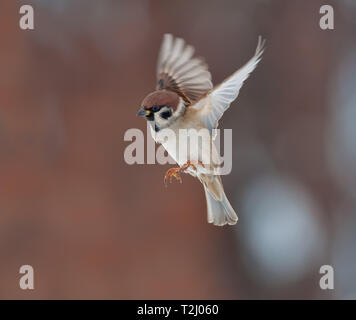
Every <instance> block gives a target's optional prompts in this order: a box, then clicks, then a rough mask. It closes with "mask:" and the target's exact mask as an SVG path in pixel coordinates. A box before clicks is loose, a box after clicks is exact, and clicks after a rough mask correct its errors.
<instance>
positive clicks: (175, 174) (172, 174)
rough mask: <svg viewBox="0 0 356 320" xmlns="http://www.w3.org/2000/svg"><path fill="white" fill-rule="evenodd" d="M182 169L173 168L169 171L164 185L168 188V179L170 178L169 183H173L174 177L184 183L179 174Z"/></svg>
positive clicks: (165, 176)
mask: <svg viewBox="0 0 356 320" xmlns="http://www.w3.org/2000/svg"><path fill="white" fill-rule="evenodd" d="M180 171H181V168H171V169H169V170H168V171H167V172H166V174H165V175H164V185H165V186H166V187H167V179H168V178H169V183H172V177H174V178H175V179H176V180H178V181H179V182H180V183H182V178H181V177H180V175H179V173H180Z"/></svg>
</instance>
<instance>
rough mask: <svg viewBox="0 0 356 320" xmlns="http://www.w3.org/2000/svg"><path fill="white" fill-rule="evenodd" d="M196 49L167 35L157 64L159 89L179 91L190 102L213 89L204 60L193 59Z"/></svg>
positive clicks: (181, 40) (179, 39)
mask: <svg viewBox="0 0 356 320" xmlns="http://www.w3.org/2000/svg"><path fill="white" fill-rule="evenodd" d="M193 55H194V48H193V47H192V46H190V45H186V44H185V42H184V40H183V39H181V38H173V36H172V35H171V34H165V35H164V37H163V41H162V46H161V50H160V53H159V56H158V63H157V89H167V90H173V91H178V92H179V93H181V94H182V95H183V96H184V97H186V98H187V100H188V102H193V101H196V100H198V99H199V98H200V97H201V96H202V95H204V94H205V93H207V92H208V91H209V90H210V89H212V87H213V85H212V83H211V74H210V72H209V71H208V66H207V64H206V63H205V62H204V60H203V59H202V58H197V57H195V58H193Z"/></svg>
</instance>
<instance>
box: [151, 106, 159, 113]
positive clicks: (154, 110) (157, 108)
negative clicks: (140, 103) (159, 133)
mask: <svg viewBox="0 0 356 320" xmlns="http://www.w3.org/2000/svg"><path fill="white" fill-rule="evenodd" d="M160 109H161V107H160V106H153V107H152V111H153V112H157V111H159V110H160Z"/></svg>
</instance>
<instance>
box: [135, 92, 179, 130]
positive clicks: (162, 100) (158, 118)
mask: <svg viewBox="0 0 356 320" xmlns="http://www.w3.org/2000/svg"><path fill="white" fill-rule="evenodd" d="M180 103H181V98H180V97H179V95H178V94H177V93H175V92H173V91H168V90H157V91H154V92H152V93H150V94H149V95H147V96H146V97H145V98H144V99H143V101H142V103H141V109H140V110H139V111H138V113H137V115H138V116H141V117H146V120H148V121H154V122H155V123H156V124H157V125H158V126H159V127H161V128H163V127H166V126H167V125H168V123H170V122H171V120H172V119H173V118H174V116H177V110H178V109H179V105H180Z"/></svg>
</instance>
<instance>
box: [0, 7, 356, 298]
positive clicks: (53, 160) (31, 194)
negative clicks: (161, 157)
mask: <svg viewBox="0 0 356 320" xmlns="http://www.w3.org/2000/svg"><path fill="white" fill-rule="evenodd" d="M22 4H31V5H33V7H34V10H35V29H34V30H33V31H24V30H21V29H20V28H19V19H20V14H19V8H20V6H21V5H22ZM322 4H325V1H318V0H314V1H310V0H302V1H301V0H298V1H297V0H289V1H285V0H253V1H252V0H249V1H242V0H239V1H236V0H231V1H230V0H229V1H209V2H208V1H186V0H184V1H114V0H102V1H94V0H90V1H89V0H87V1H84V0H82V1H80V0H76V1H73V0H60V1H55V0H28V1H13V0H6V1H2V2H1V5H0V44H1V46H0V298H2V299H9V298H20V299H37V298H49V299H58V298H59V299H61V298H64V299H73V298H79V299H85V298H90V299H94V298H96V299H142V298H144V299H156V298H159V299H172V298H186V299H190V298H194V299H223V298H227V299H250V298H254V299H260V298H270V299H277V298H292V299H295V298H305V299H312V298H322V299H339V298H356V252H355V246H354V244H355V241H356V233H355V226H356V210H355V209H356V191H355V190H356V139H355V138H356V126H355V120H356V91H355V82H356V81H355V74H356V60H355V56H356V41H355V39H356V37H355V35H356V3H355V1H352V0H340V1H331V0H330V1H328V4H330V5H332V6H333V8H334V10H335V30H327V31H323V30H321V29H320V27H319V19H320V17H321V15H320V14H319V9H320V6H321V5H322ZM166 32H171V33H173V34H174V35H176V36H180V37H182V38H184V39H185V40H186V41H187V42H188V43H190V44H192V45H194V46H195V48H196V52H197V54H198V55H201V56H204V57H205V58H206V61H207V62H208V63H209V66H210V70H211V72H212V75H213V82H214V83H215V84H217V83H218V82H220V81H222V80H223V79H224V78H225V77H226V76H228V75H230V74H231V73H232V72H233V71H235V70H236V69H237V68H239V67H240V66H241V65H242V64H243V63H245V62H246V61H247V60H248V59H249V58H250V57H251V56H252V54H253V52H254V50H255V46H256V43H257V37H258V35H262V36H263V37H264V38H266V39H267V50H266V51H265V54H264V57H263V59H262V62H261V63H260V65H259V66H258V68H257V69H256V71H255V72H254V73H253V74H252V76H251V77H250V78H249V79H248V80H247V82H246V83H245V85H244V86H243V88H242V90H241V92H240V95H239V98H238V100H237V101H236V102H234V103H233V104H232V107H231V108H230V109H229V110H228V111H227V113H226V114H225V116H224V117H223V119H222V121H220V125H221V128H231V129H232V130H233V131H232V132H233V145H234V153H233V169H232V173H231V174H230V175H228V176H225V177H223V180H224V184H225V189H226V193H227V195H228V197H229V199H230V201H231V203H232V204H233V206H234V208H235V209H236V211H237V212H238V213H239V217H240V220H239V222H238V224H237V225H236V226H233V227H224V228H218V227H214V226H212V225H209V224H208V223H207V222H206V205H205V199H204V193H203V189H202V187H201V185H200V184H199V182H198V181H196V180H194V179H193V178H192V177H190V176H188V175H184V176H183V184H182V185H181V184H179V183H176V184H172V185H170V186H169V188H168V189H165V188H164V185H163V175H164V173H165V171H166V170H167V169H168V168H169V167H170V166H169V165H167V166H162V165H158V164H156V165H133V166H129V165H127V164H126V163H125V161H124V150H125V147H126V146H127V145H129V143H128V142H125V141H124V139H123V137H124V133H125V131H126V130H127V129H130V128H140V129H142V130H144V132H145V130H146V124H145V122H144V121H143V120H142V119H140V118H138V117H136V112H137V109H138V106H139V104H140V102H141V100H142V98H143V97H144V96H145V95H146V94H147V93H148V92H150V91H151V90H152V89H153V88H154V86H155V81H156V80H155V66H156V58H157V54H158V50H159V46H160V42H161V39H162V35H163V34H164V33H166ZM24 264H30V265H32V266H33V267H34V270H35V290H33V291H29V290H27V291H23V290H21V289H20V288H19V285H18V280H19V278H20V275H19V268H20V266H21V265H24ZM324 264H330V265H332V266H333V267H334V270H335V290H329V291H323V290H321V289H320V287H319V279H320V277H321V275H320V274H319V268H320V266H321V265H324Z"/></svg>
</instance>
